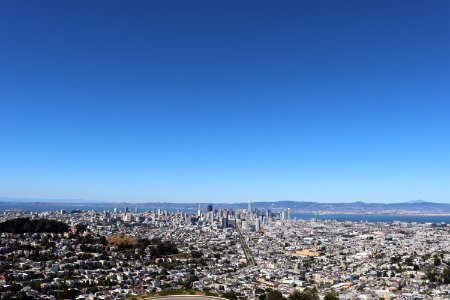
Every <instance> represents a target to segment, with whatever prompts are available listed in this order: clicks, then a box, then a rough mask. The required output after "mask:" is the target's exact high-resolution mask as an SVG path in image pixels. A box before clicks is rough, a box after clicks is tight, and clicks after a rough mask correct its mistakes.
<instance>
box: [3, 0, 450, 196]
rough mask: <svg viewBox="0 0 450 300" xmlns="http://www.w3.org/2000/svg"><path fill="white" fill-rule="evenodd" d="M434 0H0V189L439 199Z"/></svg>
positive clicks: (439, 68)
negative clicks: (50, 0) (303, 0)
mask: <svg viewBox="0 0 450 300" xmlns="http://www.w3.org/2000/svg"><path fill="white" fill-rule="evenodd" d="M449 16H450V1H439V0H437V1H410V0H408V1H360V0H358V1H331V0H330V1H307V2H302V1H195V0H194V1H184V0H180V1H167V0H161V1H110V0H108V1H52V2H48V1H13V0H11V1H2V3H1V4H0V196H7V197H37V198H83V199H97V200H111V201H176V202H190V201H194V202H197V201H208V202H209V201H211V202H239V201H248V200H249V199H252V200H253V201H262V200H285V199H289V200H299V201H321V202H336V201H368V202H374V201H377V202H398V201H408V200H414V199H424V200H427V201H437V202H450V17H449Z"/></svg>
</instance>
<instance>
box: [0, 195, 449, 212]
mask: <svg viewBox="0 0 450 300" xmlns="http://www.w3.org/2000/svg"><path fill="white" fill-rule="evenodd" d="M1 203H3V204H6V203H8V204H9V206H12V205H13V204H14V203H17V204H20V205H21V206H23V205H27V204H33V205H45V206H54V207H55V209H58V207H60V206H67V205H68V204H73V205H74V206H76V204H79V205H80V209H96V210H107V209H111V208H112V207H118V208H119V209H123V208H124V207H125V206H128V207H129V208H139V209H140V210H142V209H145V210H146V209H158V208H160V209H169V210H177V209H180V210H193V211H196V210H197V209H198V208H199V207H200V208H201V209H202V210H203V211H205V210H206V207H207V205H208V204H210V203H167V202H146V203H131V202H120V203H118V202H101V201H94V200H87V201H86V200H78V199H73V200H71V199H48V200H47V199H24V198H21V199H16V198H1V197H0V204H1ZM212 204H213V207H214V209H247V208H248V203H212ZM252 208H254V209H258V210H264V211H265V210H267V209H270V210H272V211H274V212H275V211H280V210H285V209H288V208H290V209H291V212H292V213H301V212H304V213H324V214H326V213H346V214H447V215H450V203H433V202H427V201H423V200H414V201H408V202H404V203H365V202H350V203H348V202H347V203H344V202H342V203H320V202H306V201H288V200H285V201H274V202H253V203H252Z"/></svg>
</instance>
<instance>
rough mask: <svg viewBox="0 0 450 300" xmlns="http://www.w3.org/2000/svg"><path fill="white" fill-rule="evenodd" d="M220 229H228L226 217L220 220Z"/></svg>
mask: <svg viewBox="0 0 450 300" xmlns="http://www.w3.org/2000/svg"><path fill="white" fill-rule="evenodd" d="M222 228H228V217H226V218H222Z"/></svg>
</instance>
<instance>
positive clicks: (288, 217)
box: [287, 208, 291, 221]
mask: <svg viewBox="0 0 450 300" xmlns="http://www.w3.org/2000/svg"><path fill="white" fill-rule="evenodd" d="M287 219H288V221H290V220H291V209H290V208H288V212H287Z"/></svg>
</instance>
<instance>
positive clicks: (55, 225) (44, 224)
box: [0, 218, 69, 233]
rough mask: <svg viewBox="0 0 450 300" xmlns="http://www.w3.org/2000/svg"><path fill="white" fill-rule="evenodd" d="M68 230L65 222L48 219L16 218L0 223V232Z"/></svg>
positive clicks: (56, 231) (55, 231)
mask: <svg viewBox="0 0 450 300" xmlns="http://www.w3.org/2000/svg"><path fill="white" fill-rule="evenodd" d="M68 230H69V226H68V225H67V224H66V223H62V222H58V221H55V220H48V219H37V220H30V219H29V218H18V219H13V220H8V221H5V222H2V223H0V232H9V233H44V232H47V233H64V232H67V231H68Z"/></svg>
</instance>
